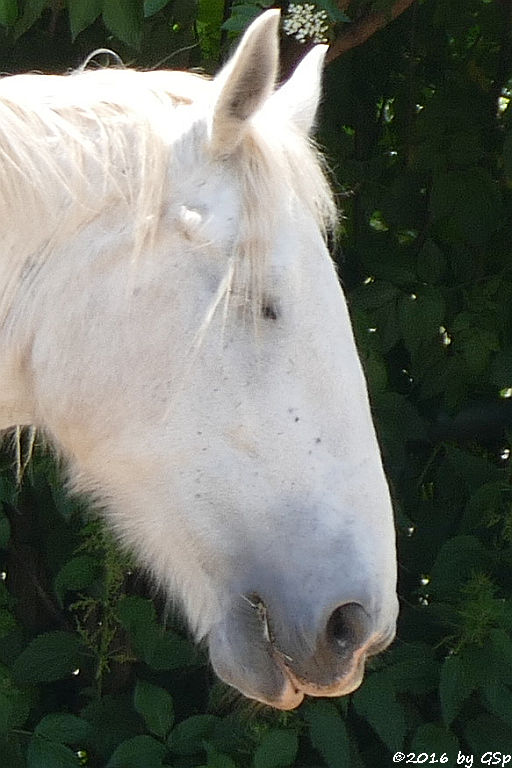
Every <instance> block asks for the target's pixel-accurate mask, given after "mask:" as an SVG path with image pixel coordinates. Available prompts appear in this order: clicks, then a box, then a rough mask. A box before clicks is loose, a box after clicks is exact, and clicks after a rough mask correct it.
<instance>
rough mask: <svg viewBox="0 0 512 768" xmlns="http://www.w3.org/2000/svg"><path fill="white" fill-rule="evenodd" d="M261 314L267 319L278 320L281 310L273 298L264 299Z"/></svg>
mask: <svg viewBox="0 0 512 768" xmlns="http://www.w3.org/2000/svg"><path fill="white" fill-rule="evenodd" d="M261 316H262V317H264V318H265V320H277V318H278V317H279V310H278V308H277V304H276V303H275V302H274V301H272V300H271V299H264V301H263V302H262V304H261Z"/></svg>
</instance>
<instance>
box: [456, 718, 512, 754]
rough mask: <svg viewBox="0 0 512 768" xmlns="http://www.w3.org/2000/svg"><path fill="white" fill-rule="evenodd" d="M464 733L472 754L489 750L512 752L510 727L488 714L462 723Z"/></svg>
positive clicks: (511, 731) (504, 752) (503, 752)
mask: <svg viewBox="0 0 512 768" xmlns="http://www.w3.org/2000/svg"><path fill="white" fill-rule="evenodd" d="M464 735H465V737H466V741H467V742H468V744H469V747H470V749H471V750H472V752H473V753H474V754H478V755H483V754H484V753H485V752H488V751H489V750H494V749H496V750H499V751H500V752H501V753H502V754H504V755H505V754H507V755H510V754H512V729H511V727H510V724H509V723H507V724H505V723H504V722H503V721H502V720H498V719H497V718H496V717H491V716H490V715H481V716H480V717H476V718H475V719H474V720H469V721H468V722H467V723H465V724H464Z"/></svg>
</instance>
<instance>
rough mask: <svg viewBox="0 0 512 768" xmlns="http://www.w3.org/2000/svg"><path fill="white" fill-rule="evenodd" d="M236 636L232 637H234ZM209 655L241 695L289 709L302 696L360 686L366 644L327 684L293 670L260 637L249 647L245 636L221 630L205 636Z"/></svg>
mask: <svg viewBox="0 0 512 768" xmlns="http://www.w3.org/2000/svg"><path fill="white" fill-rule="evenodd" d="M235 638H236V639H235ZM209 648H210V658H211V661H212V664H213V667H214V669H215V672H216V673H217V675H218V676H219V677H220V678H221V679H222V680H223V681H224V682H225V683H227V684H228V685H231V686H232V687H233V688H236V689H237V690H238V691H240V692H241V693H242V694H243V695H244V696H247V697H248V698H251V699H255V700H256V701H259V702H261V703H262V704H266V705H268V706H271V707H274V708H275V709H281V710H290V709H295V708H296V707H298V706H299V705H300V704H301V703H302V701H303V699H304V697H305V696H313V697H320V696H324V697H332V696H344V695H346V694H348V693H351V692H352V691H355V690H356V688H358V687H359V686H360V685H361V682H362V680H363V676H364V668H365V661H366V657H367V655H368V653H367V650H368V646H366V647H364V648H361V649H360V651H358V652H356V653H355V654H354V655H353V657H352V659H351V661H350V662H349V664H348V665H347V667H346V668H345V669H344V670H343V672H342V673H341V674H339V675H338V676H336V677H335V678H334V679H333V680H332V682H330V683H325V682H323V683H321V684H320V683H318V682H314V681H311V680H308V679H306V678H304V677H301V676H299V675H298V674H297V673H296V672H294V671H293V670H292V669H291V667H290V665H289V661H288V659H287V657H286V656H285V655H284V654H282V653H281V652H280V651H279V650H277V649H276V648H275V647H274V646H273V645H272V644H271V643H270V642H268V641H264V642H262V641H261V640H260V641H259V642H256V643H254V644H253V645H252V646H251V647H249V645H248V643H247V642H246V638H244V637H243V636H241V635H238V636H236V635H235V637H233V636H231V638H230V639H229V640H228V638H227V637H226V635H225V634H224V633H223V632H219V633H218V634H216V633H212V635H210V638H209Z"/></svg>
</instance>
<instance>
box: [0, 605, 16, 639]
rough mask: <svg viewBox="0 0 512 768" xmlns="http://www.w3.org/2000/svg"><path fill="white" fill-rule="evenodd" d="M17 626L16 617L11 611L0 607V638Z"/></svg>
mask: <svg viewBox="0 0 512 768" xmlns="http://www.w3.org/2000/svg"><path fill="white" fill-rule="evenodd" d="M17 626H18V625H17V623H16V619H15V618H14V616H13V614H12V613H11V611H8V610H6V609H5V608H0V638H2V637H6V636H7V635H9V634H10V633H11V632H13V630H15V629H16V627H17Z"/></svg>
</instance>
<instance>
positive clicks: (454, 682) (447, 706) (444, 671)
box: [439, 655, 478, 726]
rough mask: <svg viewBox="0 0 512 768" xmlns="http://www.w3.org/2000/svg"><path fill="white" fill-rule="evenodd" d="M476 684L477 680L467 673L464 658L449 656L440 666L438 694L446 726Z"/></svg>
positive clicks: (453, 718) (457, 712)
mask: <svg viewBox="0 0 512 768" xmlns="http://www.w3.org/2000/svg"><path fill="white" fill-rule="evenodd" d="M477 686H478V681H477V680H475V679H474V678H472V676H471V675H468V670H467V667H466V665H465V664H464V660H463V658H462V657H461V656H460V655H457V656H449V657H448V658H447V659H445V661H444V664H443V666H442V667H441V679H440V683H439V696H440V699H441V712H442V714H443V720H444V722H445V724H446V725H447V726H449V725H450V723H452V722H453V721H454V720H455V718H456V717H457V715H458V714H459V712H460V710H461V708H462V705H463V704H464V702H465V701H466V700H467V699H468V698H469V696H470V695H471V693H472V692H473V691H474V690H475V688H476V687H477Z"/></svg>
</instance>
